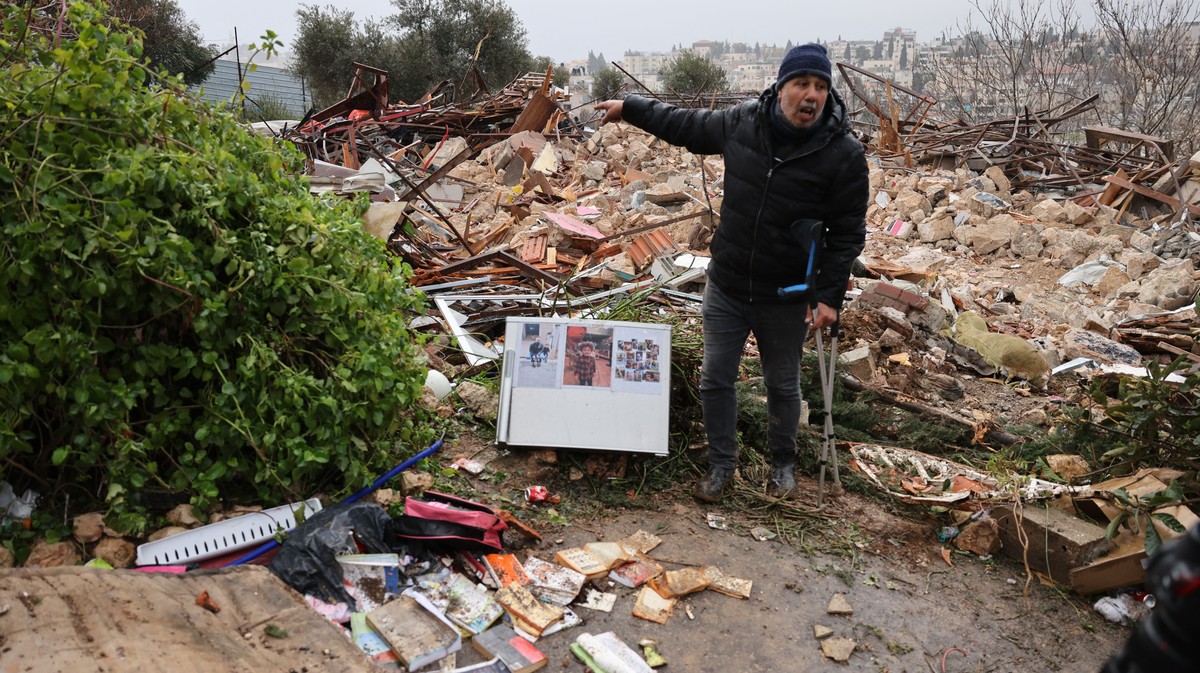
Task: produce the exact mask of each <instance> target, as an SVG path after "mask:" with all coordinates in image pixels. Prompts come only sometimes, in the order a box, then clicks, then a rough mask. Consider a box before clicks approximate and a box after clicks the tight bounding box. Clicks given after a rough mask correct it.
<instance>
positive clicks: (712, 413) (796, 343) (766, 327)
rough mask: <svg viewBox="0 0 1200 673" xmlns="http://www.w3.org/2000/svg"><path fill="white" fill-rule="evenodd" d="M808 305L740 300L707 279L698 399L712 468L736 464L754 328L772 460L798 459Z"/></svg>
mask: <svg viewBox="0 0 1200 673" xmlns="http://www.w3.org/2000/svg"><path fill="white" fill-rule="evenodd" d="M806 308H807V305H806V304H751V303H747V302H740V301H737V300H735V299H733V298H731V297H729V295H727V294H725V293H724V292H722V291H721V290H720V288H718V287H717V286H716V284H714V283H712V282H709V283H708V286H707V287H706V288H705V290H704V307H703V309H702V311H701V316H702V317H703V319H704V364H703V365H702V367H701V369H700V402H701V404H702V406H703V409H704V428H705V431H706V432H707V433H708V462H709V465H710V466H711V467H715V468H723V469H733V468H734V467H735V466H736V465H737V455H738V446H737V395H736V393H735V391H734V383H735V382H736V381H737V375H738V365H739V363H740V361H741V359H742V351H743V350H744V349H745V346H746V337H748V336H749V335H750V333H751V332H753V333H754V337H755V339H756V340H757V342H758V352H759V354H760V355H761V357H762V370H763V378H764V381H765V383H766V387H767V419H768V420H767V445H768V448H769V450H770V452H771V464H772V465H773V466H776V467H788V466H791V465H794V464H795V462H796V432H797V430H798V429H799V426H800V355H801V353H802V352H803V348H804V339H805V336H806V335H807V334H808V324H807V323H806V322H805V321H804V319H805V309H806Z"/></svg>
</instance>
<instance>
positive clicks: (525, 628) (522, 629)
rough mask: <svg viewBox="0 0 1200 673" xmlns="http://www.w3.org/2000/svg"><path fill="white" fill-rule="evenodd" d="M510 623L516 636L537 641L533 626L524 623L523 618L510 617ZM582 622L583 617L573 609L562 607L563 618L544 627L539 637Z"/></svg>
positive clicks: (533, 641)
mask: <svg viewBox="0 0 1200 673" xmlns="http://www.w3.org/2000/svg"><path fill="white" fill-rule="evenodd" d="M510 616H511V615H510ZM512 623H513V630H514V631H516V632H517V635H518V636H521V637H522V638H524V639H525V640H528V641H529V642H531V643H536V642H537V641H538V639H539V636H538V635H536V634H535V633H534V632H533V627H532V626H530V625H529V624H527V623H525V621H524V620H523V619H521V618H520V617H512ZM582 623H583V619H582V618H581V617H580V616H579V615H577V614H575V611H574V610H572V609H571V608H563V618H562V619H560V620H558V621H557V622H554V623H553V624H551V625H550V626H549V627H547V628H546V630H545V631H542V635H541V636H540V638H545V637H546V636H552V635H554V634H556V633H558V632H559V631H566V630H567V629H570V628H574V627H576V626H579V625H580V624H582Z"/></svg>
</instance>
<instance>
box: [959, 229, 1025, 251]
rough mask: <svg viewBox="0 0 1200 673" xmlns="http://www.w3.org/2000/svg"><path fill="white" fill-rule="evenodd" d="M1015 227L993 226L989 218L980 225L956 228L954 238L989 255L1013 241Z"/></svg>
mask: <svg viewBox="0 0 1200 673" xmlns="http://www.w3.org/2000/svg"><path fill="white" fill-rule="evenodd" d="M1014 233H1016V230H1015V228H1012V227H1010V226H993V225H992V222H991V221H990V220H989V221H988V222H987V223H985V224H982V225H979V226H969V225H968V226H965V227H958V228H957V229H955V230H954V239H955V240H957V241H958V242H959V243H962V244H963V245H968V246H970V247H971V249H972V250H974V251H975V253H976V254H979V255H988V254H991V253H993V252H996V251H997V250H999V249H1001V248H1003V247H1004V246H1006V245H1008V244H1009V243H1010V242H1012V237H1013V234H1014Z"/></svg>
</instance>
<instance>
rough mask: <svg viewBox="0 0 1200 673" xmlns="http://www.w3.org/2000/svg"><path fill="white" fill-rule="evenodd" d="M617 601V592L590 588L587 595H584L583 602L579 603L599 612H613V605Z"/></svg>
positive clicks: (582, 606) (583, 606)
mask: <svg viewBox="0 0 1200 673" xmlns="http://www.w3.org/2000/svg"><path fill="white" fill-rule="evenodd" d="M616 603H617V595H616V594H606V593H604V592H603V591H596V590H595V589H588V591H587V595H586V596H585V597H584V600H583V602H582V603H580V604H579V607H581V608H587V609H589V610H597V611H599V612H612V609H613V606H614V605H616Z"/></svg>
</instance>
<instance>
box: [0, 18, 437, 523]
mask: <svg viewBox="0 0 1200 673" xmlns="http://www.w3.org/2000/svg"><path fill="white" fill-rule="evenodd" d="M24 7H25V3H12V4H6V5H4V7H3V9H0V16H2V17H3V33H2V34H0V68H2V69H3V70H2V73H3V76H2V77H0V136H2V141H0V227H2V228H3V232H4V235H3V237H2V239H0V276H2V277H3V283H2V284H0V335H2V337H3V340H2V341H0V476H2V477H6V478H7V477H8V475H12V476H13V477H14V478H15V477H18V476H23V475H22V474H21V473H25V474H34V475H38V478H39V479H41V480H42V483H43V484H51V485H53V487H54V490H58V489H60V488H62V487H63V486H64V485H67V484H79V485H83V486H84V487H85V488H86V489H87V490H88V491H90V492H91V493H92V494H99V495H100V496H101V497H103V498H104V499H105V500H106V501H107V503H108V505H109V507H110V509H111V510H112V511H113V512H114V513H116V514H118V515H120V514H125V515H128V516H125V517H124V520H125V522H126V524H127V525H131V526H136V525H137V524H139V523H141V522H142V521H144V520H143V519H142V518H141V517H140V516H139V515H138V512H139V506H138V501H137V497H136V496H137V494H138V492H139V491H142V490H156V491H170V492H182V493H187V494H188V495H190V496H191V498H192V500H193V502H195V503H197V504H204V503H206V502H208V501H211V500H214V499H216V498H218V497H222V498H231V499H257V500H259V501H264V502H278V501H280V500H282V499H284V498H293V497H299V496H303V495H309V494H311V493H312V492H313V491H314V490H315V489H318V488H322V489H334V490H336V489H343V488H353V487H358V486H361V485H363V484H364V483H366V482H367V481H369V479H370V477H371V476H372V475H373V474H375V473H376V471H379V470H381V469H383V468H385V467H387V466H390V464H391V463H394V462H395V461H396V459H397V458H398V456H396V455H394V454H395V452H394V451H392V450H391V448H390V447H391V446H392V443H393V442H396V441H399V442H401V443H403V444H405V445H406V446H408V447H410V449H415V448H421V447H420V446H419V445H420V444H423V443H424V442H425V441H426V440H428V439H429V437H428V436H427V435H428V431H427V430H424V429H423V423H422V422H421V421H422V419H421V417H419V416H418V415H417V414H418V412H416V411H410V410H414V409H415V408H416V407H415V405H414V404H413V403H414V401H415V400H416V399H417V398H418V397H419V395H420V393H421V385H422V380H423V375H424V367H423V366H422V365H421V364H420V360H419V359H418V354H419V351H418V344H416V343H414V336H413V335H412V334H411V333H410V332H409V331H408V330H407V329H406V324H405V316H404V314H405V313H406V312H411V311H414V310H416V309H418V307H419V306H420V305H421V299H420V295H419V294H418V293H416V292H415V291H414V290H412V289H411V288H410V287H409V286H408V285H407V283H406V279H407V277H408V275H409V274H410V272H411V270H410V269H408V268H407V267H405V266H403V265H401V264H399V263H398V262H395V260H394V258H392V257H390V256H389V255H388V254H387V252H386V250H385V249H384V246H383V245H382V243H381V242H379V241H378V240H376V239H374V238H372V237H370V236H368V235H366V234H364V233H363V231H362V228H361V226H360V224H359V221H358V216H359V215H360V214H361V211H362V209H363V207H364V205H365V204H364V202H361V201H360V202H357V203H346V202H341V201H339V202H320V201H315V200H313V199H312V198H311V197H310V196H309V194H308V190H307V185H306V183H305V181H304V180H303V178H301V177H300V176H298V175H297V171H298V170H299V169H300V167H301V166H302V158H301V157H300V155H299V154H298V153H297V152H296V151H295V150H294V149H292V148H290V147H281V146H278V145H276V144H274V143H273V142H272V141H271V140H270V139H267V138H263V137H260V136H257V135H254V134H252V133H250V132H248V131H246V130H245V129H244V128H243V127H242V126H240V125H239V124H238V123H237V121H236V119H235V118H234V117H233V116H232V115H231V114H230V113H228V112H223V111H218V110H212V109H209V108H206V107H204V106H203V105H202V104H201V103H198V102H196V101H194V100H193V99H191V98H189V97H188V96H187V95H186V93H185V91H184V89H183V87H182V84H181V83H180V82H179V81H178V80H177V79H175V80H172V79H170V78H167V79H166V80H165V81H166V82H168V84H167V85H165V86H160V88H156V89H150V88H147V87H146V86H145V85H144V82H146V81H147V78H146V76H145V74H146V73H145V70H144V66H143V65H141V64H139V63H138V62H137V59H138V57H139V55H140V52H141V44H140V41H139V38H137V37H136V36H135V35H134V34H132V33H125V32H120V31H114V30H110V29H108V28H106V27H105V26H104V25H103V23H104V22H103V20H102V12H103V11H104V8H103V5H102V4H96V3H95V1H94V0H84V1H79V2H73V3H72V4H71V5H70V7H69V10H68V13H67V16H66V21H65V24H64V25H63V26H62V28H61V29H57V28H56V25H55V22H56V20H57V17H46V16H44V15H40V14H39V13H38V12H37V10H32V9H26V8H24ZM55 7H57V5H56V6H55ZM164 77H166V76H165V75H164ZM13 465H15V466H18V467H19V468H22V469H20V470H19V471H18V470H13V469H10V468H11V466H13ZM114 519H120V517H114Z"/></svg>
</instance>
